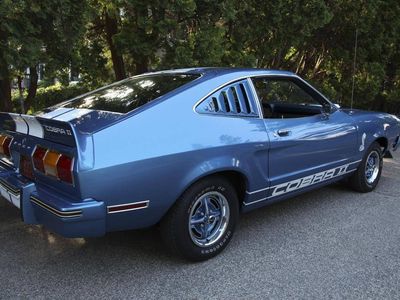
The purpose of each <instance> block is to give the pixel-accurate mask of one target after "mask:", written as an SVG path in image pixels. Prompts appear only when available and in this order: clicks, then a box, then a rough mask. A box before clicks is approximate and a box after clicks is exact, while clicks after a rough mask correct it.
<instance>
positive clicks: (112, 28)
mask: <svg viewBox="0 0 400 300" xmlns="http://www.w3.org/2000/svg"><path fill="white" fill-rule="evenodd" d="M104 18H105V32H106V40H107V43H108V47H109V48H110V52H111V60H112V63H113V69H114V74H115V79H116V80H122V79H124V78H126V72H125V64H124V58H123V57H122V55H121V53H120V51H119V50H118V49H117V47H116V46H115V44H114V40H113V36H114V35H115V34H117V33H118V21H117V19H116V17H115V16H110V15H109V13H108V12H107V11H105V13H104Z"/></svg>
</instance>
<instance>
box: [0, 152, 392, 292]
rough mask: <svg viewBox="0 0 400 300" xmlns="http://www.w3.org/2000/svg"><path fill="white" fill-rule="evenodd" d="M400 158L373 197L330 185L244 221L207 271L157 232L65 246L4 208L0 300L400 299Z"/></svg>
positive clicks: (388, 166) (387, 168)
mask: <svg viewBox="0 0 400 300" xmlns="http://www.w3.org/2000/svg"><path fill="white" fill-rule="evenodd" d="M399 187H400V156H399V155H397V156H396V157H395V159H394V160H385V164H384V172H383V177H382V178H381V182H380V184H379V186H378V188H377V189H376V191H374V192H372V193H369V194H358V193H355V192H352V191H350V190H348V189H347V188H345V187H342V186H341V185H338V184H337V185H333V186H330V187H326V188H323V189H320V190H318V191H314V192H310V193H307V194H304V195H302V196H299V197H296V198H293V199H291V200H289V201H286V202H281V203H278V204H275V205H273V206H269V207H265V208H262V209H259V210H257V211H254V212H251V213H248V214H246V215H243V216H242V218H241V221H240V224H239V228H238V230H237V232H236V234H235V236H234V239H233V240H232V242H231V244H230V245H229V246H228V248H227V249H226V250H225V252H223V253H222V254H221V255H220V256H218V257H216V258H214V259H212V260H210V261H207V262H203V263H196V264H194V263H187V262H185V261H182V260H180V259H179V258H176V257H174V256H172V255H170V254H168V253H167V252H166V251H165V249H164V246H163V244H162V242H161V240H160V237H159V233H158V231H157V230H156V229H149V230H142V231H130V232H117V233H111V234H108V235H107V236H105V237H102V238H91V239H65V238H62V237H59V236H57V235H54V234H52V233H50V232H48V231H47V230H45V229H43V228H42V227H40V226H27V225H24V224H22V223H21V221H20V219H19V215H18V211H17V209H15V208H14V207H12V206H11V205H9V204H8V203H6V202H5V200H4V199H1V200H0V245H1V246H0V298H1V299H9V298H63V299H64V298H73V299H76V298H89V299H92V298H136V299H138V298H141V299H142V298H162V299H167V298H168V299H171V298H185V299H201V298H219V299H227V298H233V299H238V298H246V299H254V298H274V299H286V298H302V299H321V298H333V299H342V298H346V299H360V298H366V299H399V298H400V217H399V216H400V197H399Z"/></svg>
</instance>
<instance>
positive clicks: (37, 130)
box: [22, 115, 44, 138]
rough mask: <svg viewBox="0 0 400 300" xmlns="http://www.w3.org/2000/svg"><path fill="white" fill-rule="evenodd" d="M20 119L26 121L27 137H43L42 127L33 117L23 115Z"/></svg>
mask: <svg viewBox="0 0 400 300" xmlns="http://www.w3.org/2000/svg"><path fill="white" fill-rule="evenodd" d="M22 118H23V119H24V120H25V121H26V123H27V124H28V126H29V135H33V136H36V137H38V138H43V137H44V131H43V127H42V125H41V124H40V123H39V121H38V120H36V118H35V117H33V116H28V115H24V116H22Z"/></svg>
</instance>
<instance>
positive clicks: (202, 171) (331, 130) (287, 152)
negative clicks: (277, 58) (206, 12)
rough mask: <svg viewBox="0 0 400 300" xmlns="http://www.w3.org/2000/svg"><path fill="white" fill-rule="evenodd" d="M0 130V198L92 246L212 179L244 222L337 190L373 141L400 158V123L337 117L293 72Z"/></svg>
mask: <svg viewBox="0 0 400 300" xmlns="http://www.w3.org/2000/svg"><path fill="white" fill-rule="evenodd" d="M159 86H160V87H159ZM133 93H136V94H135V95H133ZM133 96H134V97H136V98H135V100H134V101H133V100H131V98H132V97H133ZM142 96H143V98H146V97H147V98H148V100H146V101H142V103H140V101H141V100H140V99H141V97H142ZM138 99H139V100H138ZM271 99H272V100H271ZM296 99H298V101H299V102H298V103H297V102H296V101H297V100H296ZM313 101H316V102H315V103H314V102H313ZM0 129H1V134H2V136H3V137H7V139H5V138H3V140H2V141H1V143H3V146H4V147H5V148H4V147H3V149H2V152H3V153H4V154H5V155H3V158H2V160H1V165H0V189H1V193H2V195H3V196H4V197H5V198H6V199H7V200H8V201H10V202H11V203H13V204H14V205H15V206H17V207H19V208H20V211H21V215H22V219H23V221H24V222H25V223H27V224H43V225H44V226H45V227H46V228H48V229H50V230H51V231H54V232H56V233H58V234H60V235H63V236H65V237H90V236H101V235H104V234H105V233H106V232H110V231H117V230H128V229H137V228H143V227H149V226H152V225H155V224H157V223H159V222H160V221H161V220H162V219H163V218H164V217H165V216H166V215H167V213H168V212H169V211H170V210H171V208H172V207H173V206H174V205H175V204H176V201H177V199H179V198H180V197H181V195H182V194H183V193H184V192H185V191H186V190H187V189H188V188H190V187H191V186H192V185H193V184H195V183H196V182H198V181H199V180H202V179H203V178H206V177H209V176H213V175H215V174H218V175H219V176H223V177H225V178H227V180H229V181H230V182H231V183H232V185H233V186H234V187H235V191H236V193H237V198H238V199H239V203H238V204H239V209H240V211H242V212H246V211H249V210H252V209H255V208H258V207H261V206H264V205H267V204H270V203H273V202H275V201H279V200H282V199H286V198H289V197H292V196H294V195H296V194H298V193H302V192H305V191H308V190H311V189H315V188H318V187H320V186H323V185H325V184H329V183H332V182H334V181H338V180H341V179H343V178H345V177H348V176H350V175H351V174H352V173H354V172H355V171H356V170H357V168H358V167H359V165H360V163H361V162H362V160H363V157H364V156H365V152H366V151H367V149H369V147H370V146H371V145H372V144H373V143H379V145H380V146H381V149H382V153H381V154H382V155H383V154H384V153H385V152H387V151H394V150H396V148H397V147H398V144H399V135H400V120H399V119H398V118H397V117H395V116H393V115H390V114H386V113H380V112H369V111H361V110H354V109H351V110H350V109H341V108H339V107H338V106H337V105H334V104H332V103H331V102H330V101H329V100H328V99H327V98H326V97H325V96H323V95H322V94H321V93H319V92H318V91H317V90H316V89H314V88H313V87H312V86H311V85H309V84H308V83H306V82H305V81H304V80H303V79H301V78H300V77H298V76H297V75H295V74H293V73H291V72H284V71H272V70H260V69H231V68H197V69H196V68H194V69H180V70H170V71H161V72H153V73H147V74H143V75H139V76H135V77H133V78H130V79H126V80H124V81H122V82H118V83H114V84H112V85H110V86H107V87H104V88H101V89H99V90H96V91H94V92H92V93H88V94H85V95H83V96H80V97H77V98H76V99H72V100H69V101H66V102H64V103H61V104H59V105H56V106H54V107H51V108H48V109H46V110H44V111H43V112H41V113H39V114H37V115H35V116H28V115H19V114H12V113H2V114H1V116H0ZM1 143H0V144H1ZM7 143H9V145H8V148H7V147H6V146H7ZM6 148H7V149H8V150H7V149H6ZM35 151H37V152H35ZM61 154H62V155H61ZM35 159H36V161H35ZM41 160H42V161H44V163H43V164H42V162H41ZM60 160H63V161H62V162H61V161H60ZM59 164H61V165H59ZM69 168H70V171H71V173H70V174H69V173H68V169H69ZM62 174H63V175H62ZM60 176H64V177H63V178H64V179H60Z"/></svg>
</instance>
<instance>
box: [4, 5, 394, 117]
mask: <svg viewBox="0 0 400 300" xmlns="http://www.w3.org/2000/svg"><path fill="white" fill-rule="evenodd" d="M399 15H400V2H399V1H397V0H385V1H383V0H377V1H363V0H354V1H348V0H337V1H323V0H307V1H299V0H290V1H284V0H270V1H263V0H248V1H239V0H222V1H221V0H219V1H218V0H174V1H165V0H154V1H142V0H86V1H81V0H67V1H61V0H42V1H39V0H30V1H27V0H16V1H11V0H2V1H1V2H0V40H1V41H2V42H1V43H0V80H1V76H3V75H4V74H5V75H7V72H8V73H10V72H11V74H12V76H15V75H17V74H21V72H22V70H23V69H25V68H26V67H27V66H31V65H35V64H37V63H38V62H41V63H45V64H46V74H45V75H46V78H48V80H47V81H48V82H52V79H53V78H54V77H57V78H58V79H59V80H60V81H61V82H62V83H63V85H67V84H68V81H69V78H68V69H69V67H70V66H71V64H72V65H74V66H75V67H77V68H78V69H79V72H80V75H81V80H82V83H83V84H84V86H86V87H88V88H94V87H98V86H100V85H103V84H105V83H107V82H111V81H113V80H114V78H115V77H118V76H117V70H119V72H120V78H121V74H124V75H123V76H125V74H127V75H135V74H138V73H141V72H145V71H148V70H155V69H166V68H179V67H190V66H233V67H260V68H273V69H285V70H291V71H293V72H296V73H298V74H299V75H301V76H303V77H305V78H306V79H308V80H310V81H311V82H312V83H313V84H314V85H316V86H317V87H318V88H320V89H321V90H322V91H323V92H324V93H326V95H327V96H329V97H330V98H331V99H332V100H333V101H335V102H337V103H340V104H341V105H344V106H348V105H350V99H351V89H352V79H353V58H354V42H355V33H356V31H357V32H358V53H357V64H356V74H355V80H356V85H355V101H354V104H355V107H360V108H366V109H376V110H386V111H391V112H395V113H399V112H400V91H399V90H400V89H399V88H400V35H399V32H400V18H399V17H398V16H399ZM110 20H111V21H112V22H111V23H110ZM117 65H118V68H116V66H117ZM121 70H122V71H121ZM5 71H7V72H5ZM2 74H3V75H2ZM66 89H72V88H70V87H69V88H66ZM44 93H46V92H44V90H43V89H39V90H38V95H37V97H38V99H40V97H42V98H43V97H45V96H44ZM47 93H49V95H50V96H49V97H52V96H54V97H58V95H55V94H52V93H53V92H52V91H51V90H49V91H48V92H47ZM59 98H60V97H59ZM59 98H57V99H56V100H54V101H58V100H61V99H59ZM48 101H50V98H48V99H47V100H46V101H37V103H42V104H43V105H45V104H47V103H49V102H48ZM42 104H40V105H42Z"/></svg>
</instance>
